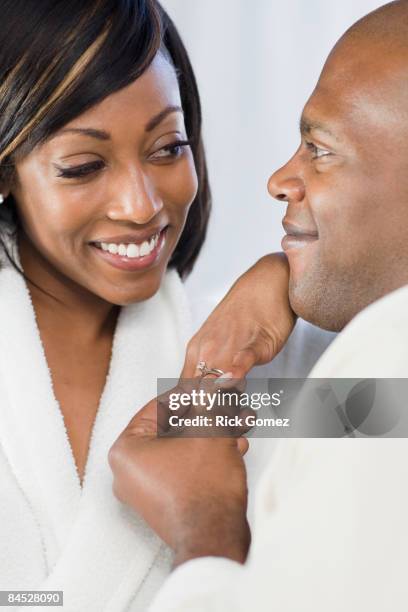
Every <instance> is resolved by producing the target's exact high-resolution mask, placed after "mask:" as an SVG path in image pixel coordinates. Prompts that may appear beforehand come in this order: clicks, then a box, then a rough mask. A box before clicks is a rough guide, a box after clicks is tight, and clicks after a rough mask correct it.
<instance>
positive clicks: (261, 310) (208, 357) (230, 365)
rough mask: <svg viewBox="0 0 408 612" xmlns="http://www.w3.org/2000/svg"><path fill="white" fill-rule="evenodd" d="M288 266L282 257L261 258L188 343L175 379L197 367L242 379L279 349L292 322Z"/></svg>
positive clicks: (290, 328)
mask: <svg viewBox="0 0 408 612" xmlns="http://www.w3.org/2000/svg"><path fill="white" fill-rule="evenodd" d="M288 286H289V266H288V262H287V259H286V256H285V255H284V254H283V253H274V254H272V255H266V256H265V257H263V258H262V259H260V260H259V261H258V262H257V263H256V264H255V265H254V266H253V267H252V268H250V269H249V270H248V271H247V272H245V274H243V275H242V276H241V277H240V278H239V279H238V280H237V281H236V283H235V284H234V285H233V286H232V288H231V289H230V291H229V292H228V293H227V295H226V296H225V297H224V299H223V300H222V301H221V302H220V304H219V305H218V306H217V308H216V309H215V310H214V311H213V312H212V314H211V315H210V316H209V318H208V319H207V321H206V322H205V323H204V324H203V326H202V327H201V328H200V329H199V331H198V332H197V333H196V334H195V335H194V337H193V338H192V339H191V340H190V342H189V344H188V347H187V354H186V359H185V363H184V367H183V371H182V373H181V378H186V379H187V378H193V377H194V376H197V375H198V370H197V364H198V363H199V362H200V361H205V362H206V363H207V365H208V366H209V367H211V368H218V369H221V370H224V372H229V373H231V374H232V376H231V377H232V378H235V379H240V378H243V377H245V376H246V374H247V373H248V372H249V370H250V369H251V368H252V367H253V366H254V365H260V364H264V363H268V362H269V361H271V360H272V359H273V358H274V357H275V356H276V355H277V354H278V353H279V351H280V350H281V349H282V348H283V346H284V345H285V343H286V341H287V339H288V337H289V336H290V334H291V332H292V330H293V327H294V325H295V321H296V315H295V314H294V312H293V311H292V309H291V307H290V304H289V297H288Z"/></svg>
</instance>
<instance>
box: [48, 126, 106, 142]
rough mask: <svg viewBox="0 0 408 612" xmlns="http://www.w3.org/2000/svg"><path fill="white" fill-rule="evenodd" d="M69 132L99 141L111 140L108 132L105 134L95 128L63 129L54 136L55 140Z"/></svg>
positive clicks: (103, 131)
mask: <svg viewBox="0 0 408 612" xmlns="http://www.w3.org/2000/svg"><path fill="white" fill-rule="evenodd" d="M69 132H72V133H74V134H84V135H85V136H92V138H97V139H98V140H109V139H110V134H108V132H105V130H96V129H95V128H62V129H61V130H59V131H58V133H56V134H55V135H54V136H53V138H56V137H57V136H60V135H62V134H66V133H69ZM50 140H51V138H50Z"/></svg>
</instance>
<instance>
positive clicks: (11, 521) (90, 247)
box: [0, 0, 209, 612]
mask: <svg viewBox="0 0 408 612" xmlns="http://www.w3.org/2000/svg"><path fill="white" fill-rule="evenodd" d="M1 5H2V6H1V10H2V17H3V23H4V24H5V25H4V28H2V32H1V40H0V71H1V72H0V117H1V120H0V163H1V166H0V168H1V170H0V171H1V175H0V192H1V198H0V199H1V200H2V204H1V206H0V211H1V217H0V228H1V234H0V235H1V240H2V248H1V269H0V393H1V412H0V482H1V484H2V494H1V497H2V502H1V504H0V541H1V546H0V589H8V590H10V589H24V590H27V589H58V590H63V591H64V609H67V610H71V611H74V610H75V611H78V612H79V611H81V612H82V611H83V610H89V611H91V610H95V611H98V612H100V611H102V610H107V611H108V610H114V611H121V610H125V609H126V610H143V609H145V607H146V605H147V602H148V601H149V600H150V598H151V596H152V595H153V594H154V592H155V590H156V589H157V587H158V586H159V585H160V584H161V581H162V580H163V579H164V577H165V575H166V574H167V572H168V570H169V559H168V555H167V552H166V551H165V550H164V548H163V546H162V544H161V542H160V541H159V539H158V538H156V536H154V535H153V532H152V531H150V530H149V529H148V528H147V527H146V526H145V525H144V524H143V522H142V521H141V519H139V518H138V517H135V516H134V515H133V513H131V512H130V511H127V510H126V509H125V508H124V507H123V506H122V505H121V504H120V503H119V502H118V501H117V500H116V499H115V498H114V496H113V494H112V477H111V473H110V468H109V465H108V461H107V454H108V449H109V447H110V446H111V444H112V443H113V441H114V439H115V438H116V437H117V435H118V434H119V433H120V431H121V430H122V429H123V428H124V426H125V425H126V424H127V422H128V421H129V419H130V417H131V416H132V415H133V414H134V412H135V410H136V409H137V408H138V407H140V406H143V404H145V403H146V401H147V400H148V399H150V398H151V397H152V396H154V395H155V394H156V379H157V377H158V376H166V377H174V376H177V375H178V374H179V371H180V368H181V365H182V358H183V354H184V347H185V342H186V339H187V333H188V325H187V320H186V319H187V309H186V305H185V300H184V293H183V289H182V285H181V281H180V276H181V277H183V276H185V275H186V274H187V273H188V272H189V271H190V270H191V268H192V266H193V265H194V262H195V259H196V257H197V255H198V253H199V251H200V248H201V245H202V242H203V240H204V236H205V231H206V224H207V219H208V214H209V189H208V184H207V175H206V166H205V160H204V154H203V147H202V141H201V131H200V103H199V98H198V93H197V89H196V84H195V80H194V75H193V73H192V70H191V66H190V63H189V60H188V57H187V55H186V52H185V49H184V47H183V45H182V43H181V41H180V38H179V36H178V34H177V32H176V30H175V28H174V26H173V24H172V23H171V21H170V19H169V18H168V16H167V15H166V13H165V12H164V11H163V10H162V9H161V7H160V6H159V5H158V4H157V3H156V2H155V1H154V0H132V1H131V2H130V1H128V0H99V1H98V0H90V1H85V0H72V1H71V2H69V3H66V2H62V1H59V0H41V1H39V2H36V3H27V2H26V0H17V1H16V2H13V3H9V2H4V1H3V2H1Z"/></svg>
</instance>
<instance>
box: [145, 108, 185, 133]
mask: <svg viewBox="0 0 408 612" xmlns="http://www.w3.org/2000/svg"><path fill="white" fill-rule="evenodd" d="M182 112H183V109H182V108H181V106H167V107H166V108H164V109H163V110H162V111H160V113H157V115H155V116H154V117H152V118H151V119H150V120H149V121H148V122H147V123H146V125H145V132H151V131H152V130H154V128H155V127H157V126H158V125H159V123H161V122H162V121H163V120H164V119H165V118H166V117H167V115H170V113H182Z"/></svg>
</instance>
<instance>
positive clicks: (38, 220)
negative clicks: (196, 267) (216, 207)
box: [12, 54, 197, 305]
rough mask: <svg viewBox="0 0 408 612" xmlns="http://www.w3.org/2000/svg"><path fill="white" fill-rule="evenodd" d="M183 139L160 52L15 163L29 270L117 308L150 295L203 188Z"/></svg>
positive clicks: (176, 99)
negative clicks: (44, 268) (48, 273)
mask: <svg viewBox="0 0 408 612" xmlns="http://www.w3.org/2000/svg"><path fill="white" fill-rule="evenodd" d="M186 139H187V135H186V130H185V126H184V120H183V113H182V110H181V101H180V93H179V88H178V83H177V79H176V75H175V72H174V69H173V68H172V67H171V66H170V65H169V63H168V62H167V61H166V60H165V59H164V57H163V56H162V55H160V54H159V55H157V56H156V58H155V60H154V61H153V63H152V64H151V66H150V68H149V69H148V70H147V71H146V72H145V73H144V74H143V75H142V76H141V77H140V78H139V79H137V80H136V81H135V82H133V83H132V84H130V85H129V86H127V87H125V88H123V89H122V90H120V91H118V92H116V93H114V94H112V95H110V96H109V97H107V98H106V99H105V100H103V101H102V102H101V103H99V104H97V105H96V106H94V107H92V108H91V109H90V110H88V111H86V112H84V113H83V114H82V115H81V116H79V117H78V118H76V119H74V120H73V121H71V122H70V123H68V124H66V125H65V126H64V128H62V129H61V130H60V131H59V132H57V133H55V134H54V135H53V136H52V137H51V138H50V139H49V140H48V141H47V142H45V143H44V144H42V145H39V146H38V147H36V148H35V149H34V150H33V151H32V152H31V153H30V154H29V155H27V156H26V157H25V158H24V159H22V160H21V161H20V162H17V163H16V173H17V181H16V186H15V188H14V189H13V190H12V193H13V195H14V197H15V200H16V203H17V209H18V214H19V216H20V219H21V222H22V226H23V230H24V232H23V234H22V237H21V238H20V242H22V241H24V242H25V243H26V244H25V245H24V248H25V249H28V251H27V252H28V253H29V258H27V260H28V259H29V261H30V271H31V270H35V265H34V263H33V262H34V261H37V262H38V267H39V268H40V267H41V265H44V263H46V264H48V265H51V267H52V269H53V276H54V277H55V273H56V275H57V277H58V278H59V279H60V280H61V281H62V282H63V283H64V284H69V285H70V286H72V281H74V283H75V284H76V285H75V286H78V285H79V286H80V288H81V289H83V288H85V289H87V290H88V291H89V292H91V293H92V294H95V295H97V296H99V297H100V298H102V299H104V300H106V301H107V302H109V303H112V304H118V305H126V304H129V303H132V302H136V301H140V300H144V299H147V298H149V297H150V296H152V295H153V294H154V293H155V292H156V291H157V289H158V288H159V286H160V282H161V279H162V277H163V274H164V272H165V270H166V266H167V264H168V262H169V259H170V257H171V254H172V252H173V251H174V249H175V247H176V244H177V242H178V239H179V237H180V234H181V232H182V229H183V226H184V223H185V220H186V217H187V213H188V209H189V206H190V204H191V202H192V201H193V200H194V197H195V195H196V192H197V175H196V171H195V166H194V161H193V156H192V152H191V149H190V147H189V146H188V145H186V144H182V143H183V142H185V141H186ZM21 251H22V249H21V247H20V254H21ZM33 258H34V259H33ZM41 262H42V264H41ZM22 263H23V265H24V262H23V260H22ZM25 271H27V270H25ZM32 280H35V279H34V278H33V279H32Z"/></svg>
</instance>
